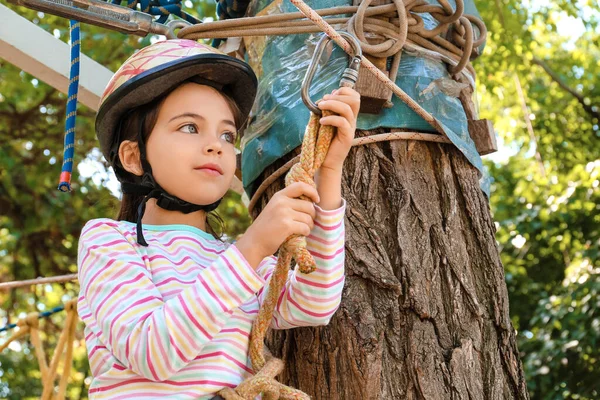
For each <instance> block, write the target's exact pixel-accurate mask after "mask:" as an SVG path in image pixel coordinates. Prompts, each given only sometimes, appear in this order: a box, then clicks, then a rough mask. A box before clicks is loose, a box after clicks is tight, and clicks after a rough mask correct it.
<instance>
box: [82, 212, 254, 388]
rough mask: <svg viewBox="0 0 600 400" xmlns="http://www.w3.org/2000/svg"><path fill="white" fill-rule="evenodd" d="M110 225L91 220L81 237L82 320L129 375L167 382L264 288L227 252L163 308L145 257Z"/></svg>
mask: <svg viewBox="0 0 600 400" xmlns="http://www.w3.org/2000/svg"><path fill="white" fill-rule="evenodd" d="M111 222H114V221H110V222H106V221H104V222H97V221H90V223H88V224H87V225H86V226H85V227H84V229H83V231H82V234H81V237H80V241H79V252H78V268H79V282H80V287H81V289H80V295H79V301H78V308H79V313H80V316H81V318H82V320H83V321H84V322H85V323H86V325H87V326H88V327H89V328H90V329H91V330H92V332H94V333H95V334H96V335H97V336H98V337H99V338H100V340H101V341H102V342H103V344H104V345H105V346H106V347H107V349H108V350H109V351H110V352H111V353H112V354H113V355H114V357H115V358H116V359H117V360H118V361H119V362H121V363H122V364H123V365H124V366H125V367H126V368H128V369H131V370H132V371H134V372H135V373H137V374H138V375H141V376H142V377H144V378H146V379H150V380H152V381H164V380H167V379H168V378H170V377H171V376H172V375H174V374H175V373H176V372H177V371H179V370H180V369H182V368H183V367H184V366H186V365H187V364H188V363H189V362H191V361H192V360H194V358H195V357H196V356H197V355H198V354H199V353H200V351H201V349H202V347H203V346H204V345H205V344H206V343H208V342H209V341H211V340H212V338H213V336H215V335H216V334H217V333H218V332H219V331H220V330H221V329H222V327H223V326H224V325H225V323H226V321H227V320H228V319H229V318H230V317H231V315H232V314H233V309H235V308H237V307H238V306H240V305H241V304H243V303H244V302H246V301H247V300H249V299H251V298H252V296H255V295H256V292H257V291H258V290H260V289H261V288H262V287H263V286H264V283H265V282H264V280H263V279H262V278H261V277H260V276H259V275H258V274H257V273H256V272H255V271H254V270H253V269H252V267H250V265H249V264H248V263H247V261H246V259H245V258H244V257H243V256H242V255H241V253H240V252H239V250H238V249H237V248H236V247H235V246H229V247H228V249H227V250H225V251H224V252H223V253H221V255H220V256H219V257H218V258H216V259H215V260H214V261H213V262H212V264H210V265H209V266H208V267H206V268H205V269H204V270H202V271H201V272H200V273H199V274H198V275H197V276H196V279H195V280H194V281H193V282H190V284H189V286H186V287H185V288H184V289H183V290H182V291H181V292H180V293H179V294H178V295H177V296H174V297H172V298H170V299H169V300H166V301H165V300H163V297H162V295H161V293H160V292H159V290H158V288H157V287H156V286H155V285H154V283H153V281H152V279H151V274H150V272H149V271H148V269H147V268H146V265H145V263H144V260H143V259H142V257H141V256H140V254H138V253H137V252H136V250H135V248H134V246H133V245H132V244H131V243H130V242H128V241H127V239H126V238H125V237H124V236H123V235H122V234H121V233H120V232H119V231H118V230H117V229H116V224H111Z"/></svg>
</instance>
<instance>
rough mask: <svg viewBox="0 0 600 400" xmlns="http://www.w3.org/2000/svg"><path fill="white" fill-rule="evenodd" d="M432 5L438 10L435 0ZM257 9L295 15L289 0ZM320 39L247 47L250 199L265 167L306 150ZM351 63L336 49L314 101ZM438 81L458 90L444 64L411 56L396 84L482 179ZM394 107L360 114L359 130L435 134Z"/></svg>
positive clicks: (316, 0)
mask: <svg viewBox="0 0 600 400" xmlns="http://www.w3.org/2000/svg"><path fill="white" fill-rule="evenodd" d="M430 2H431V3H434V4H437V2H435V0H430ZM451 2H452V0H451ZM467 3H468V4H465V13H468V14H474V15H477V16H478V14H477V12H476V10H475V8H474V5H473V3H472V1H469V2H467ZM307 4H309V5H310V6H311V7H312V8H314V9H319V8H329V7H336V6H342V5H348V4H349V3H348V2H347V1H345V0H310V1H307ZM254 6H255V10H253V11H251V13H250V14H251V15H255V14H261V15H262V14H274V13H289V12H295V11H297V9H296V8H295V7H294V5H293V4H291V3H290V2H289V1H286V0H283V1H278V0H276V1H275V2H272V1H270V0H259V1H258V3H255V4H254ZM261 10H263V11H262V13H261V12H260V11H261ZM420 15H421V16H422V18H423V20H424V22H425V27H426V29H432V28H434V27H435V26H436V24H437V21H436V20H435V19H434V18H433V17H431V16H430V15H429V14H420ZM339 28H342V27H339ZM336 29H337V27H336ZM320 37H321V34H300V35H287V36H269V37H260V38H257V39H252V40H250V41H248V40H246V49H247V58H248V62H249V63H250V64H251V65H252V67H253V68H254V70H255V71H256V72H257V75H258V78H259V89H258V96H257V101H256V102H255V108H254V110H253V119H252V121H251V123H250V125H249V127H248V129H247V130H246V132H245V134H244V142H243V153H242V176H243V184H244V189H245V190H246V192H247V193H248V194H250V193H252V192H253V191H254V189H255V188H256V187H257V186H258V184H259V183H260V182H256V179H257V178H258V177H259V175H260V174H261V173H262V171H264V169H265V168H266V167H267V166H269V165H270V164H272V163H273V162H274V161H275V160H277V159H279V158H281V157H282V156H284V155H285V154H287V153H288V152H290V151H291V150H293V149H295V148H296V147H298V146H299V145H300V144H301V143H302V136H303V134H304V129H305V127H306V124H307V123H308V118H309V111H308V109H307V108H306V106H305V105H304V103H303V102H302V98H301V96H300V85H301V83H302V79H303V78H304V75H305V73H306V69H307V68H308V64H309V63H310V60H311V58H312V54H313V50H314V47H315V45H316V42H317V41H318V40H319V39H320ZM322 61H323V60H322ZM347 63H348V56H347V55H346V53H344V52H343V51H342V50H341V49H339V48H338V47H337V46H334V49H333V51H332V53H331V56H330V57H329V59H328V60H327V62H326V64H324V65H323V66H322V68H320V69H319V70H318V71H317V75H316V76H315V79H314V80H313V85H312V89H311V93H310V94H311V98H312V99H313V100H316V99H319V98H321V97H322V96H323V95H324V94H326V93H329V92H331V91H332V90H333V89H335V88H336V87H337V85H338V84H339V79H340V77H341V73H342V71H343V70H344V68H345V67H346V65H347ZM440 82H441V83H444V82H446V83H449V84H450V85H452V83H453V81H451V77H450V74H449V73H448V71H447V66H446V64H445V63H443V62H442V61H438V60H432V59H429V58H424V57H419V56H415V55H409V54H406V53H404V54H403V55H402V58H401V63H400V68H399V72H398V76H397V79H396V84H397V85H398V86H400V88H402V90H404V91H405V92H406V93H407V94H408V95H409V96H410V97H411V98H413V99H414V100H415V101H417V102H418V103H419V104H420V105H421V107H423V108H424V109H425V110H427V111H428V112H430V113H431V114H432V115H433V116H434V117H435V118H436V119H437V120H438V121H439V122H440V123H441V124H442V126H443V128H444V129H445V131H446V133H447V135H448V137H449V138H450V140H451V141H452V142H453V143H454V144H455V145H456V146H457V148H459V149H460V150H461V151H462V153H463V154H464V155H465V157H466V158H467V159H468V160H469V162H471V164H473V165H474V166H475V167H476V168H477V169H478V170H479V171H481V172H482V174H483V167H482V162H481V158H480V156H479V154H478V153H477V150H476V149H475V144H474V143H473V141H472V140H471V138H470V136H469V132H468V130H467V119H466V116H465V112H464V109H463V107H462V105H461V103H460V101H459V100H458V98H457V97H455V95H454V94H452V93H451V91H448V90H444V84H441V85H438V83H440ZM392 102H393V103H394V106H393V107H392V108H389V109H383V111H382V112H381V113H380V114H377V115H371V114H360V115H359V118H358V122H357V128H358V129H364V130H371V129H376V128H380V127H383V128H407V129H411V130H417V131H421V132H432V133H435V130H434V129H433V128H432V127H431V126H430V125H429V124H428V123H427V122H425V121H424V120H423V119H422V118H421V117H419V116H418V115H417V114H416V113H415V112H414V111H412V110H411V109H410V108H408V106H406V105H405V104H404V103H403V102H402V100H400V99H399V98H397V97H395V96H394V97H392ZM486 192H487V190H486Z"/></svg>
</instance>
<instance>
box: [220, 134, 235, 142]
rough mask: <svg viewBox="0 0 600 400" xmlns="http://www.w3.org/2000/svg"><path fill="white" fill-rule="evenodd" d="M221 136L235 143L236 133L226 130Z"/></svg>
mask: <svg viewBox="0 0 600 400" xmlns="http://www.w3.org/2000/svg"><path fill="white" fill-rule="evenodd" d="M221 138H222V139H224V140H226V141H227V142H229V143H235V133H233V132H224V133H222V134H221Z"/></svg>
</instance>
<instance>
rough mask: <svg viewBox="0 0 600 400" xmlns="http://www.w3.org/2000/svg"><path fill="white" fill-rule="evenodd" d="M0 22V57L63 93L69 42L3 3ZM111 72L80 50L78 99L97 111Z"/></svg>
mask: <svg viewBox="0 0 600 400" xmlns="http://www.w3.org/2000/svg"><path fill="white" fill-rule="evenodd" d="M0 22H1V23H0V57H1V58H3V59H5V60H6V61H8V62H10V63H11V64H14V65H15V66H17V67H19V68H20V69H22V70H23V71H25V72H28V73H30V74H31V75H33V76H35V77H36V78H38V79H40V80H42V81H44V82H46V83H47V84H48V85H50V86H52V87H54V88H55V89H57V90H60V91H61V92H63V93H67V91H68V88H69V69H70V66H71V58H70V54H71V50H70V47H69V45H68V44H66V43H64V42H63V41H61V40H59V39H57V38H55V37H54V36H53V35H52V34H50V33H48V32H46V31H45V30H44V29H42V28H40V27H39V26H37V25H36V24H34V23H32V22H30V21H29V20H27V19H26V18H23V17H22V16H20V15H19V14H17V13H16V12H14V11H12V10H11V9H10V8H8V7H6V6H5V5H3V4H0ZM112 75H113V72H112V71H110V70H109V69H108V68H106V67H104V66H103V65H101V64H99V63H97V62H96V61H94V60H92V59H91V58H89V57H88V56H86V55H84V54H82V55H81V63H80V74H79V96H78V99H79V101H80V102H81V103H83V104H85V105H86V106H87V107H89V108H91V109H92V110H94V111H98V106H99V104H100V98H101V97H102V92H103V91H104V88H105V87H106V85H107V83H108V81H109V80H110V78H111V77H112Z"/></svg>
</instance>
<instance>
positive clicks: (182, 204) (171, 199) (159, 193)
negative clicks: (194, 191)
mask: <svg viewBox="0 0 600 400" xmlns="http://www.w3.org/2000/svg"><path fill="white" fill-rule="evenodd" d="M145 119H146V116H145V115H143V116H142V118H141V119H140V125H139V131H138V147H139V150H140V160H141V162H142V169H143V171H144V174H143V175H142V181H141V183H139V184H137V183H130V182H125V181H123V182H121V190H122V191H123V193H127V194H137V195H141V196H144V199H143V200H142V202H141V203H140V205H139V207H138V209H137V225H136V230H137V242H138V244H140V245H141V246H148V243H147V242H146V239H145V238H144V233H143V228H142V217H143V216H144V212H145V211H146V203H147V202H148V200H150V199H156V205H158V206H159V207H160V208H163V209H165V210H169V211H180V212H182V213H184V214H189V213H192V212H195V211H200V210H204V211H205V212H207V213H208V212H211V211H213V210H214V209H216V208H217V207H218V206H219V203H221V200H222V198H221V199H219V200H217V201H215V202H214V203H212V204H206V205H200V204H193V203H189V202H187V201H185V200H182V199H180V198H178V197H176V196H173V195H171V194H169V193H167V192H166V191H165V190H164V189H163V188H162V187H161V186H160V185H159V184H158V183H157V182H156V181H155V180H154V177H153V176H152V167H151V166H150V163H149V162H148V160H147V159H146V143H145V142H144V135H143V127H144V120H145Z"/></svg>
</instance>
